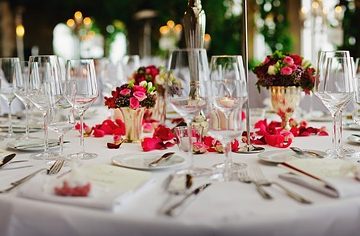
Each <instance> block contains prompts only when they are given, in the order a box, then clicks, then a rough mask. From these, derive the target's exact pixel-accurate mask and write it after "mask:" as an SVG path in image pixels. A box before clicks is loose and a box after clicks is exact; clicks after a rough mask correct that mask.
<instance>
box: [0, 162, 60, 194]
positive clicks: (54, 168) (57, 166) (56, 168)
mask: <svg viewBox="0 0 360 236" xmlns="http://www.w3.org/2000/svg"><path fill="white" fill-rule="evenodd" d="M64 162H65V161H64V160H63V159H58V160H56V161H55V162H54V164H53V165H52V166H51V167H50V168H49V169H47V168H41V169H39V170H36V171H34V172H32V173H31V174H29V175H27V176H25V177H23V178H21V179H19V180H17V181H14V182H12V183H11V186H10V187H9V188H7V189H4V190H0V193H7V192H10V191H11V190H13V189H15V188H16V187H18V186H19V185H21V184H23V183H25V182H26V181H28V180H30V179H31V178H32V177H34V176H35V175H36V174H38V173H40V172H41V171H43V170H47V172H46V173H47V174H48V175H54V174H57V173H59V171H60V170H61V168H62V167H63V165H64Z"/></svg>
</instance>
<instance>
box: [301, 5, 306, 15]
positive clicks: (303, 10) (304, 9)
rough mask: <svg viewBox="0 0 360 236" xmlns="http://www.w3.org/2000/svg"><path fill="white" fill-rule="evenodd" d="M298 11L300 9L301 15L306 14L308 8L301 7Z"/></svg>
mask: <svg viewBox="0 0 360 236" xmlns="http://www.w3.org/2000/svg"><path fill="white" fill-rule="evenodd" d="M300 11H301V14H303V15H306V14H307V13H308V10H307V8H306V7H302V8H301V10H300Z"/></svg>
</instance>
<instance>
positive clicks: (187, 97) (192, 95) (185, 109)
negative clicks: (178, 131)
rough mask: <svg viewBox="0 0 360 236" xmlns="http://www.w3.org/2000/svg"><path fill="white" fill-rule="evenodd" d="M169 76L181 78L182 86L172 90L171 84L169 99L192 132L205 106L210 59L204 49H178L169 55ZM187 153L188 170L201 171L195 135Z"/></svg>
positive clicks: (189, 132) (190, 171) (190, 138)
mask: <svg viewBox="0 0 360 236" xmlns="http://www.w3.org/2000/svg"><path fill="white" fill-rule="evenodd" d="M168 73H169V74H168V75H169V76H174V77H175V78H176V79H177V80H179V81H181V87H180V88H178V89H173V88H172V87H171V85H168V87H167V89H166V93H167V94H166V98H167V101H168V102H169V104H170V105H171V107H172V108H173V109H174V110H175V111H176V112H177V113H178V114H179V115H180V116H181V117H183V118H184V120H185V122H186V124H187V127H188V134H192V125H191V123H192V121H193V119H194V117H195V116H196V115H198V114H199V113H200V111H201V110H202V109H205V108H206V100H205V97H204V95H205V94H204V93H205V91H204V90H203V87H201V85H203V83H202V82H203V81H204V80H206V78H207V77H208V61H207V54H206V51H205V49H178V50H174V51H173V52H172V53H171V54H170V58H169V62H168ZM189 147H190V150H189V152H188V155H189V159H190V166H189V168H188V170H187V171H189V173H191V174H199V173H200V172H201V170H202V169H200V168H197V169H196V168H194V166H193V153H192V137H191V135H189Z"/></svg>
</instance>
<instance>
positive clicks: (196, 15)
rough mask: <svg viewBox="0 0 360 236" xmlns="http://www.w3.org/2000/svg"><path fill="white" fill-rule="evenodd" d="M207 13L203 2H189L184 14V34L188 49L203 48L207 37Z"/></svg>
mask: <svg viewBox="0 0 360 236" xmlns="http://www.w3.org/2000/svg"><path fill="white" fill-rule="evenodd" d="M205 25H206V18H205V11H204V10H203V9H202V5H201V0H189V2H188V5H187V8H186V11H185V13H184V32H185V42H186V47H187V48H203V47H204V35H205Z"/></svg>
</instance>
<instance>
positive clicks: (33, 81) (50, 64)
mask: <svg viewBox="0 0 360 236" xmlns="http://www.w3.org/2000/svg"><path fill="white" fill-rule="evenodd" d="M29 63H30V70H29V88H28V98H29V100H30V101H31V103H32V104H33V105H34V106H35V107H36V108H37V109H39V110H40V111H41V112H42V114H43V118H44V152H43V153H39V154H35V155H33V158H35V159H42V160H44V159H45V160H51V159H55V158H57V154H56V153H52V152H49V150H48V148H49V140H48V121H49V119H48V115H49V110H50V107H51V104H52V103H54V101H55V100H56V99H58V97H60V96H61V95H62V88H61V70H60V65H59V61H58V57H57V56H54V55H49V56H31V57H30V60H29Z"/></svg>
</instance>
